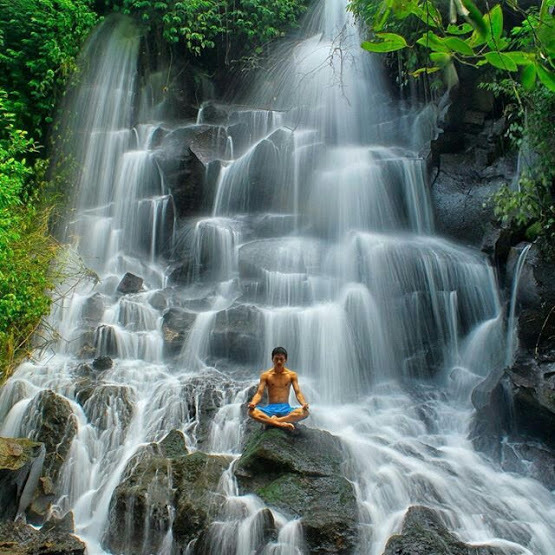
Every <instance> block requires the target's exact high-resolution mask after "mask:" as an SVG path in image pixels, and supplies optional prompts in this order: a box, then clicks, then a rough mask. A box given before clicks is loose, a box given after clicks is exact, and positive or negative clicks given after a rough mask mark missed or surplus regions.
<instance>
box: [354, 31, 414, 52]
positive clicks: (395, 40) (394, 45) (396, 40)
mask: <svg viewBox="0 0 555 555" xmlns="http://www.w3.org/2000/svg"><path fill="white" fill-rule="evenodd" d="M376 37H378V38H380V39H382V40H383V42H370V41H365V42H363V43H362V44H361V46H362V48H364V50H368V52H394V51H395V50H401V49H403V48H406V47H407V46H408V45H407V41H406V40H405V39H404V37H402V36H401V35H396V34H395V33H376Z"/></svg>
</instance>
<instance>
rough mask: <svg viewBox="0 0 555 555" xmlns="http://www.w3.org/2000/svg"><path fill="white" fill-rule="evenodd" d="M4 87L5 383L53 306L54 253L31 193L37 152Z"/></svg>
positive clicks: (1, 330) (0, 301)
mask: <svg viewBox="0 0 555 555" xmlns="http://www.w3.org/2000/svg"><path fill="white" fill-rule="evenodd" d="M6 104H8V101H7V95H6V93H5V92H4V91H3V90H1V89H0V379H1V378H2V376H3V375H4V376H5V375H6V374H7V373H9V371H10V369H11V368H12V367H13V365H14V364H15V363H16V362H17V360H18V359H19V358H20V357H21V355H22V353H23V352H24V349H25V345H26V342H27V341H28V339H29V337H30V335H31V333H32V332H33V330H34V329H35V328H36V326H37V325H38V323H39V322H40V319H41V318H42V316H44V315H45V314H46V313H47V312H48V309H49V306H50V298H49V296H48V295H47V293H46V292H47V289H48V288H50V287H51V283H50V281H49V279H48V277H47V276H48V274H47V272H48V267H49V263H50V260H51V258H52V256H53V254H54V252H55V248H54V243H53V241H52V239H51V238H50V236H49V234H48V230H47V212H45V211H44V210H39V208H38V202H37V199H36V196H31V195H29V194H28V193H27V190H28V187H27V184H28V181H29V179H30V177H31V176H32V174H33V172H32V170H31V168H30V167H29V166H28V163H27V162H26V160H25V156H26V155H27V154H28V153H29V152H32V151H33V149H34V145H33V142H32V141H30V140H29V139H27V138H26V133H25V132H24V131H20V130H18V129H17V128H16V127H15V125H14V119H15V117H14V114H12V113H10V112H9V111H8V110H7V108H6Z"/></svg>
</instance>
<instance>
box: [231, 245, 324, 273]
mask: <svg viewBox="0 0 555 555" xmlns="http://www.w3.org/2000/svg"><path fill="white" fill-rule="evenodd" d="M321 250H322V249H321V244H320V242H319V241H317V240H315V239H290V238H285V239H264V240H260V241H252V242H250V243H247V244H246V245H243V246H242V247H240V248H239V273H240V275H241V278H242V279H249V278H261V277H263V276H264V272H276V271H280V272H285V273H290V272H294V273H304V272H307V271H308V269H309V268H311V269H313V268H315V267H318V265H319V263H320V256H321Z"/></svg>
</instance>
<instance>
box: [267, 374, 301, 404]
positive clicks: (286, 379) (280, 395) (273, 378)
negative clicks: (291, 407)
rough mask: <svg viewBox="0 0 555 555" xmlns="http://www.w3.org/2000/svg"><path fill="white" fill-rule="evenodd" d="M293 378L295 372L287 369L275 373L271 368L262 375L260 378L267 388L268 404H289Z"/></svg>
mask: <svg viewBox="0 0 555 555" xmlns="http://www.w3.org/2000/svg"><path fill="white" fill-rule="evenodd" d="M295 376H296V374H295V372H293V371H292V370H289V369H288V368H284V369H283V372H276V371H275V370H274V369H273V368H270V370H266V372H264V373H263V374H262V376H261V377H262V378H263V379H265V381H266V387H267V388H268V402H269V403H270V404H274V403H288V402H289V390H290V389H291V383H292V381H293V378H294V377H295Z"/></svg>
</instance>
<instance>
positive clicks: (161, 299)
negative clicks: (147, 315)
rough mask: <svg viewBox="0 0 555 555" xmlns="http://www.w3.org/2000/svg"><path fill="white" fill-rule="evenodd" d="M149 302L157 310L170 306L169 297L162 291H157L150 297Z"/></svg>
mask: <svg viewBox="0 0 555 555" xmlns="http://www.w3.org/2000/svg"><path fill="white" fill-rule="evenodd" d="M148 304H150V306H151V307H152V308H154V309H156V310H165V309H166V308H167V306H168V299H167V298H166V295H164V293H162V291H155V292H154V293H153V294H152V295H150V297H149V298H148Z"/></svg>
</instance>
